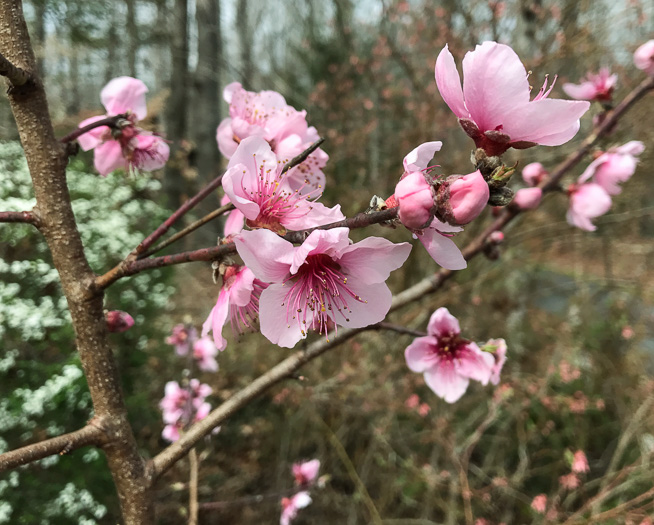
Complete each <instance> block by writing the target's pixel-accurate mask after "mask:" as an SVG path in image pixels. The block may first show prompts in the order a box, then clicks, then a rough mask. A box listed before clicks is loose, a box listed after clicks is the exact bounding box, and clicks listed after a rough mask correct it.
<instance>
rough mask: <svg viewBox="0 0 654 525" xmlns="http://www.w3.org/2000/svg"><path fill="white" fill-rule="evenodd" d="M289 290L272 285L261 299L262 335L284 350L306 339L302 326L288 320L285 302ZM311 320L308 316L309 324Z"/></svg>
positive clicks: (278, 285) (292, 320)
mask: <svg viewBox="0 0 654 525" xmlns="http://www.w3.org/2000/svg"><path fill="white" fill-rule="evenodd" d="M287 291H288V289H287V288H286V287H285V286H282V285H281V284H271V285H270V286H269V287H268V288H266V289H265V290H264V291H263V292H261V297H260V298H259V318H260V326H261V333H262V334H263V336H264V337H265V338H266V339H268V340H269V341H270V342H271V343H273V344H276V345H278V346H281V347H284V348H293V347H294V346H295V345H296V344H297V342H298V341H299V340H300V339H305V338H306V331H305V334H304V335H303V334H302V331H301V329H300V325H299V324H298V323H297V321H296V320H294V319H290V318H289V319H288V320H287V319H286V315H287V311H288V308H287V306H288V305H286V304H284V301H285V300H286V292H287ZM309 322H310V319H309V316H307V324H309Z"/></svg>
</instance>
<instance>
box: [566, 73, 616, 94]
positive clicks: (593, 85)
mask: <svg viewBox="0 0 654 525" xmlns="http://www.w3.org/2000/svg"><path fill="white" fill-rule="evenodd" d="M617 82H618V75H611V72H610V71H609V68H608V67H603V68H601V69H600V70H599V73H597V74H594V73H590V72H589V73H587V74H586V79H585V80H584V79H582V82H581V83H580V84H572V83H567V84H563V91H565V94H566V95H568V96H569V97H570V98H574V99H577V100H598V101H608V100H611V96H612V94H613V89H614V88H615V85H616V83H617Z"/></svg>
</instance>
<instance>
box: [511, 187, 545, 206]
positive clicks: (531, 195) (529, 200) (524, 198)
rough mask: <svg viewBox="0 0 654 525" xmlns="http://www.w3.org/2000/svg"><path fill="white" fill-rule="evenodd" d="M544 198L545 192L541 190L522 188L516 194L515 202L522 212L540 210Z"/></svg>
mask: <svg viewBox="0 0 654 525" xmlns="http://www.w3.org/2000/svg"><path fill="white" fill-rule="evenodd" d="M542 198H543V190H541V189H540V188H522V189H519V190H518V191H516V192H515V197H513V202H515V204H516V205H517V206H518V207H519V208H520V209H521V210H533V209H535V208H538V205H539V204H540V200H541V199H542Z"/></svg>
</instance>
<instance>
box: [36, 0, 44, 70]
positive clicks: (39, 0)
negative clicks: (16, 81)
mask: <svg viewBox="0 0 654 525" xmlns="http://www.w3.org/2000/svg"><path fill="white" fill-rule="evenodd" d="M46 9H47V0H35V1H34V15H35V19H34V51H35V52H36V67H37V69H38V71H39V76H40V77H41V79H43V80H45V60H44V59H45V56H44V55H45V12H46Z"/></svg>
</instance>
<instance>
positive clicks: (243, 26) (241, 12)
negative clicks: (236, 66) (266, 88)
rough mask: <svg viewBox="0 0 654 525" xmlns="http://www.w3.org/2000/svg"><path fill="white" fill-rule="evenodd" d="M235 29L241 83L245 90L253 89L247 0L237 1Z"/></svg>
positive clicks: (250, 32)
mask: <svg viewBox="0 0 654 525" xmlns="http://www.w3.org/2000/svg"><path fill="white" fill-rule="evenodd" d="M236 27H238V38H239V51H240V55H241V83H242V84H243V86H244V87H245V89H253V85H252V75H253V73H254V67H253V65H252V28H251V27H250V24H249V22H248V0H238V6H237V8H236Z"/></svg>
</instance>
